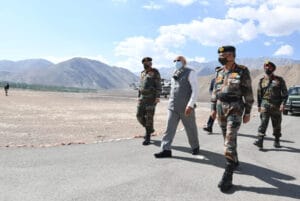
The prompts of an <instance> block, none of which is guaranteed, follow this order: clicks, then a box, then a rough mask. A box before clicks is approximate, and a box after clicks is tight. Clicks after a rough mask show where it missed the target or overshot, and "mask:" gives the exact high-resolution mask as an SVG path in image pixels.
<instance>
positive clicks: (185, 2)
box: [167, 0, 197, 6]
mask: <svg viewBox="0 0 300 201" xmlns="http://www.w3.org/2000/svg"><path fill="white" fill-rule="evenodd" d="M167 1H168V2H169V3H175V4H179V5H181V6H189V5H191V4H193V3H195V2H196V1H197V0H167Z"/></svg>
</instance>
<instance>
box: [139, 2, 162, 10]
mask: <svg viewBox="0 0 300 201" xmlns="http://www.w3.org/2000/svg"><path fill="white" fill-rule="evenodd" d="M143 8H144V9H146V10H160V9H162V6H161V5H159V4H155V3H154V2H153V1H150V2H149V3H148V4H146V5H144V6H143Z"/></svg>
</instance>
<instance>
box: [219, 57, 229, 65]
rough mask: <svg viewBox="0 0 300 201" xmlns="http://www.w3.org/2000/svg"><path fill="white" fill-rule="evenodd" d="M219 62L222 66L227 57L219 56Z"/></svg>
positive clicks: (225, 62)
mask: <svg viewBox="0 0 300 201" xmlns="http://www.w3.org/2000/svg"><path fill="white" fill-rule="evenodd" d="M219 62H220V64H222V65H223V66H224V65H226V64H227V62H228V60H227V58H223V57H220V58H219Z"/></svg>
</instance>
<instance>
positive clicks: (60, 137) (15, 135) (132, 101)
mask: <svg viewBox="0 0 300 201" xmlns="http://www.w3.org/2000/svg"><path fill="white" fill-rule="evenodd" d="M136 104H137V99H136V91H133V90H124V91H120V90H119V91H103V92H99V93H60V92H36V91H27V90H13V89H12V90H10V91H9V96H7V97H6V96H2V97H0V128H1V130H0V146H1V147H15V146H29V147H40V146H57V145H68V144H76V143H77V144H78V143H79V144H83V143H95V142H99V141H109V140H115V139H120V138H121V139H123V138H125V139H126V138H133V137H140V136H143V134H144V129H143V128H142V127H141V125H139V124H138V122H137V120H136V116H135V115H136ZM167 104H168V101H167V99H164V98H162V99H161V102H160V103H159V104H158V106H157V107H156V114H155V120H154V122H155V123H154V124H155V129H156V134H158V135H161V134H162V133H163V132H164V130H165V125H166V120H167ZM196 111H197V123H198V126H199V127H201V126H202V125H203V124H204V123H205V121H206V118H207V115H208V113H209V109H208V108H201V107H198V108H197V110H196ZM201 119H202V120H201ZM178 128H179V129H181V128H182V125H179V127H178Z"/></svg>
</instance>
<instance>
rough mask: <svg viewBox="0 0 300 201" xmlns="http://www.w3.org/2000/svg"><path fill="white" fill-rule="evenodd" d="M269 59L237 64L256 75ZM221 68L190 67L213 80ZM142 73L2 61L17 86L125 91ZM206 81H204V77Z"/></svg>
mask: <svg viewBox="0 0 300 201" xmlns="http://www.w3.org/2000/svg"><path fill="white" fill-rule="evenodd" d="M267 59H268V58H265V57H261V58H243V59H237V63H238V64H242V65H245V66H247V67H248V68H249V69H250V70H252V71H253V72H256V70H258V69H261V68H262V65H263V63H264V62H265V61H266V60H267ZM270 60H271V61H272V62H274V63H275V64H276V65H277V66H278V67H279V68H280V67H281V66H291V65H294V64H300V60H292V59H285V58H271V59H270ZM218 65H219V63H218V61H211V62H206V63H199V62H196V61H191V62H189V63H188V65H187V66H188V67H190V68H193V69H195V70H196V72H197V74H198V76H199V77H207V76H208V77H210V75H212V74H214V69H215V67H216V66H218ZM297 67H298V66H297ZM297 67H296V68H297ZM159 71H160V74H161V77H162V78H165V79H170V78H171V76H172V73H173V71H174V67H168V68H159ZM297 72H298V71H297ZM139 74H140V73H138V74H137V73H132V72H130V71H129V70H127V69H125V68H121V67H114V66H109V65H107V64H105V63H102V62H100V61H96V60H91V59H86V58H80V57H75V58H73V59H70V60H67V61H64V62H61V63H58V64H54V63H52V62H50V61H47V60H45V59H27V60H22V61H9V60H1V61H0V81H7V82H16V83H27V84H40V85H49V86H64V87H76V88H90V89H122V88H129V87H130V86H132V84H133V83H137V82H138V80H139ZM292 75H293V74H291V76H292ZM203 79H204V80H205V78H203ZM207 82H209V81H207ZM135 85H137V84H135ZM205 90H206V89H205Z"/></svg>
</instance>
